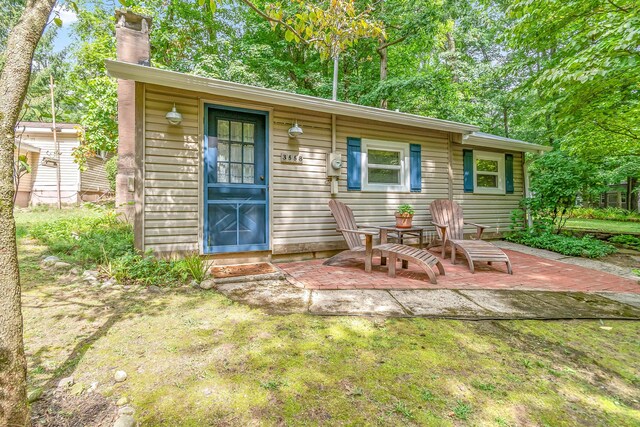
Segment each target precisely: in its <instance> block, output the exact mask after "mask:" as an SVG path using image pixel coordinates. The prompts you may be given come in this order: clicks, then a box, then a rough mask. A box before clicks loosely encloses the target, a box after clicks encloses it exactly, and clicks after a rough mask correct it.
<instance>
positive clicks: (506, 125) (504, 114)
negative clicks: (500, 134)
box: [502, 107, 509, 138]
mask: <svg viewBox="0 0 640 427" xmlns="http://www.w3.org/2000/svg"><path fill="white" fill-rule="evenodd" d="M502 122H503V123H504V136H506V137H507V138H509V110H508V109H507V107H503V108H502Z"/></svg>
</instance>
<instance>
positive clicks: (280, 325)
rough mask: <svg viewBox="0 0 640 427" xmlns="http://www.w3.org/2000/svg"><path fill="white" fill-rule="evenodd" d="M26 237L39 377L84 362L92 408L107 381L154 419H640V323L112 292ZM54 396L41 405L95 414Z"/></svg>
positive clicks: (145, 421) (177, 291)
mask: <svg viewBox="0 0 640 427" xmlns="http://www.w3.org/2000/svg"><path fill="white" fill-rule="evenodd" d="M76 214H77V213H76ZM37 215H41V214H30V213H28V212H25V213H22V214H20V215H18V221H19V223H20V225H21V226H22V227H23V229H24V230H28V227H29V224H33V223H35V222H37V221H41V220H48V218H49V217H47V216H40V217H38V216H37ZM19 240H20V242H19V248H20V260H21V272H22V278H23V286H24V291H23V304H24V316H25V345H26V350H27V357H28V362H29V374H28V376H29V378H28V381H29V386H30V388H31V389H33V388H36V387H44V388H50V387H52V386H55V384H57V381H58V380H59V379H60V378H62V377H65V376H73V377H74V379H75V382H76V383H80V384H81V386H80V387H76V388H74V391H75V392H76V393H78V396H76V397H75V399H76V402H78V406H79V407H80V404H81V403H82V400H83V399H85V400H86V399H89V398H90V396H92V395H95V394H96V393H89V392H87V391H86V389H87V388H88V387H89V386H90V384H92V383H97V385H96V392H97V393H99V394H100V395H102V396H105V398H106V400H105V401H106V402H107V403H109V404H110V405H112V407H113V402H116V401H117V400H118V399H120V398H122V397H126V398H128V400H129V401H130V404H131V405H132V406H133V407H134V408H135V410H136V415H135V416H136V419H137V420H138V421H139V422H140V423H141V425H151V426H156V425H166V426H175V425H181V426H204V425H238V426H245V425H433V426H442V425H445V426H446V425H483V426H484V425H494V426H509V425H512V426H515V425H540V426H545V425H548V426H570V425H593V426H596V425H612V426H638V425H640V365H639V364H638V354H639V351H640V323H638V322H606V324H602V323H600V322H598V321H563V322H559V321H549V322H544V321H483V322H462V321H450V320H427V319H390V320H386V319H381V318H363V317H314V316H310V315H286V316H275V315H268V314H266V313H265V312H263V311H261V310H259V309H251V308H249V307H246V306H243V305H240V304H237V303H234V302H232V301H230V300H229V299H227V298H226V297H225V296H223V295H221V294H219V293H217V292H215V291H200V290H195V289H191V288H188V287H180V288H172V289H168V290H166V291H164V292H159V293H150V292H147V291H145V290H142V289H140V288H137V289H136V288H132V289H129V290H123V289H114V290H113V289H112V290H100V289H99V288H96V287H91V286H88V285H85V284H83V283H81V282H79V281H78V280H77V279H75V278H74V277H70V276H65V275H60V274H56V273H54V272H51V271H47V270H42V269H40V268H39V267H38V263H39V261H40V259H41V257H42V256H43V255H44V254H46V248H45V247H43V246H40V245H38V243H37V242H35V241H33V240H31V239H30V238H29V237H28V235H27V233H26V232H24V233H22V234H21V237H20V239H19ZM602 326H606V327H607V328H604V329H603V328H602ZM609 327H610V328H611V329H608V328H609ZM117 369H122V370H124V371H126V372H127V374H128V378H127V380H126V381H125V382H122V383H115V382H114V381H113V374H114V371H115V370H117ZM83 390H84V391H83ZM51 399H53V398H52V397H51V395H50V394H46V393H45V398H44V399H43V400H42V401H40V402H38V403H37V404H36V411H35V412H36V413H37V414H40V415H42V414H43V413H45V412H46V413H48V414H49V415H50V416H52V417H53V416H54V415H56V414H57V415H58V418H57V419H64V420H73V419H78V418H79V417H81V414H80V413H79V412H80V411H81V409H76V408H73V407H72V408H69V407H66V408H64V409H61V408H60V407H57V406H55V405H54V404H53V403H51ZM85 408H86V406H85ZM56 411H57V412H56ZM85 412H87V411H85ZM85 424H88V425H96V423H85ZM98 425H101V424H98ZM104 425H109V426H111V425H112V421H110V423H105V424H104Z"/></svg>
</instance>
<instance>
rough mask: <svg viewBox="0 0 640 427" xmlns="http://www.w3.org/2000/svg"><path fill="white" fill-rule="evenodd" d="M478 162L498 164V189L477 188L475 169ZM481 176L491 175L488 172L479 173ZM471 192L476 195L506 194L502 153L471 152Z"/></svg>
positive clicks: (476, 172)
mask: <svg viewBox="0 0 640 427" xmlns="http://www.w3.org/2000/svg"><path fill="white" fill-rule="evenodd" d="M478 160H492V161H497V162H498V173H497V175H498V188H488V187H478V171H477V168H476V165H477V164H478ZM481 174H483V175H484V174H486V175H493V174H492V173H490V172H487V173H485V172H481ZM473 192H474V193H478V194H506V191H505V166H504V153H492V152H489V151H478V150H473Z"/></svg>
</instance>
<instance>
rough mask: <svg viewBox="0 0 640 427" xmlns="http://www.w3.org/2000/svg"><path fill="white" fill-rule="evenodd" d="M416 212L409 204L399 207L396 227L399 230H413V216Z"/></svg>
mask: <svg viewBox="0 0 640 427" xmlns="http://www.w3.org/2000/svg"><path fill="white" fill-rule="evenodd" d="M415 213H416V212H415V211H414V210H413V206H411V205H410V204H408V203H404V204H402V205H400V206H398V210H397V211H396V227H397V228H411V226H412V224H411V223H412V221H413V214H415Z"/></svg>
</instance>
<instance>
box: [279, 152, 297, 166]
mask: <svg viewBox="0 0 640 427" xmlns="http://www.w3.org/2000/svg"><path fill="white" fill-rule="evenodd" d="M280 163H298V164H302V155H301V154H300V153H293V152H291V151H283V152H282V153H280Z"/></svg>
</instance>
